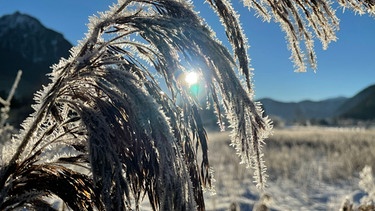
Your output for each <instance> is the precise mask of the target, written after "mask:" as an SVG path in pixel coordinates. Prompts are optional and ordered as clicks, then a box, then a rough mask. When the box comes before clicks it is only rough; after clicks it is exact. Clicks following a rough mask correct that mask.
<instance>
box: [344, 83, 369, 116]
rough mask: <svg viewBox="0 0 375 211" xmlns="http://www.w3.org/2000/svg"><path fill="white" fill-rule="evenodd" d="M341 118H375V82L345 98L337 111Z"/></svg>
mask: <svg viewBox="0 0 375 211" xmlns="http://www.w3.org/2000/svg"><path fill="white" fill-rule="evenodd" d="M338 113H339V116H340V117H341V118H350V119H361V120H373V119H375V84H374V85H371V86H369V87H367V88H365V89H364V90H362V91H361V92H359V93H358V94H357V95H355V96H354V97H352V98H350V99H349V100H347V101H346V102H345V103H344V104H343V105H342V106H341V107H340V109H339V111H338Z"/></svg>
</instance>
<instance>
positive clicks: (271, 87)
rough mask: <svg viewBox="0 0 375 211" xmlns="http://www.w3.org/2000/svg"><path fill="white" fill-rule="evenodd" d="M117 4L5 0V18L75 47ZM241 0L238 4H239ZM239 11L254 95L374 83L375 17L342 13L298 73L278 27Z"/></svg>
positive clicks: (206, 13)
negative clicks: (328, 39) (21, 17)
mask: <svg viewBox="0 0 375 211" xmlns="http://www.w3.org/2000/svg"><path fill="white" fill-rule="evenodd" d="M115 1H116V0H108V1H103V0H79V1H77V0H64V1H56V0H53V1H51V0H36V1H33V2H32V3H31V2H30V1H29V0H11V1H9V0H0V16H1V15H5V14H11V13H13V12H15V11H19V12H21V13H26V14H29V15H32V16H34V17H36V18H38V19H39V20H40V21H41V22H42V23H43V24H44V25H45V26H46V27H48V28H51V29H53V30H56V31H58V32H60V33H62V34H63V35H64V36H65V38H66V39H68V40H69V41H70V42H71V43H72V44H76V43H77V40H80V39H82V38H83V37H84V33H85V32H86V31H87V27H86V24H87V23H88V16H90V15H92V14H96V12H97V11H104V10H106V9H107V8H108V5H109V4H112V2H115ZM195 2H196V3H195V4H196V9H197V10H199V11H200V14H201V15H202V16H203V17H204V18H205V19H206V21H207V22H208V23H209V24H210V25H211V27H212V28H213V29H214V30H215V31H217V36H218V37H219V38H220V39H222V40H223V39H224V32H223V29H222V27H221V26H220V23H219V22H218V21H217V18H216V17H215V15H214V14H213V12H212V11H211V10H210V9H209V8H208V5H207V4H203V3H201V2H203V1H201V0H199V1H195ZM234 2H237V1H234ZM234 7H235V9H236V10H237V11H238V12H239V14H240V15H241V16H240V18H241V21H242V26H243V29H244V31H245V34H246V35H247V37H248V40H249V44H250V48H249V54H250V58H251V65H252V67H253V68H255V72H254V78H253V80H254V84H255V97H256V98H263V97H270V98H273V99H276V100H280V101H284V102H291V101H301V100H305V99H309V100H322V99H326V98H331V97H338V96H345V97H351V96H353V95H355V94H356V93H357V92H359V91H360V90H362V89H363V88H365V87H367V86H369V85H372V84H375V63H374V61H375V39H374V38H375V18H371V17H369V16H368V15H363V16H359V15H354V13H353V12H351V11H349V10H346V11H345V13H343V12H342V9H338V10H337V16H338V17H339V18H340V20H341V21H340V31H339V32H338V34H337V36H338V41H337V42H334V43H331V44H330V46H329V48H328V50H326V51H323V50H322V48H321V44H320V43H319V41H316V42H315V45H316V54H317V56H318V70H317V72H316V73H314V72H313V71H310V72H307V73H295V72H294V69H293V63H292V62H291V61H290V60H289V57H290V52H289V51H288V50H287V45H286V41H285V38H284V37H285V35H284V33H283V32H281V29H280V28H279V26H278V25H277V24H273V23H271V24H270V23H265V22H262V20H260V19H259V18H256V17H255V16H254V13H253V11H250V12H249V11H248V10H247V9H246V8H244V7H242V6H241V5H240V4H239V3H235V5H234Z"/></svg>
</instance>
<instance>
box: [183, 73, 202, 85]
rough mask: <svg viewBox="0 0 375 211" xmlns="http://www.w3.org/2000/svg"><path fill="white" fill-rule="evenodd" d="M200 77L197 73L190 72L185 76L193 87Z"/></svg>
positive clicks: (186, 80)
mask: <svg viewBox="0 0 375 211" xmlns="http://www.w3.org/2000/svg"><path fill="white" fill-rule="evenodd" d="M198 78H199V75H198V73H196V72H188V73H187V74H186V76H185V82H186V83H187V84H188V85H189V86H191V85H194V84H196V83H198Z"/></svg>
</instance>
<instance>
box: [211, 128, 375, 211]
mask: <svg viewBox="0 0 375 211" xmlns="http://www.w3.org/2000/svg"><path fill="white" fill-rule="evenodd" d="M209 137H210V143H209V149H210V154H209V156H210V158H211V165H212V166H213V168H214V172H215V173H214V176H215V179H216V182H215V184H214V185H215V194H214V195H213V194H211V193H210V192H209V191H207V192H206V207H207V209H208V210H229V209H230V207H231V206H232V207H233V206H237V208H239V209H237V210H253V208H255V207H258V206H259V204H261V203H262V202H263V204H265V205H267V207H268V208H270V209H271V210H340V208H341V206H342V204H343V203H344V201H345V199H348V200H349V202H352V203H354V207H356V206H358V205H359V203H360V201H361V200H364V196H366V195H367V193H366V192H365V191H364V190H361V188H360V186H359V181H360V179H359V178H360V176H359V172H360V171H361V170H362V169H363V168H364V166H366V165H369V166H370V167H372V168H373V169H374V166H371V165H374V164H375V130H364V129H358V128H350V129H342V128H312V127H310V128H289V129H282V130H275V131H274V135H273V136H272V137H271V138H270V139H269V140H268V141H267V146H266V147H265V149H264V153H265V160H266V164H267V166H268V167H269V169H268V173H269V175H270V177H269V181H268V183H267V184H268V187H267V189H266V190H265V191H264V192H260V191H259V190H257V189H256V187H255V185H254V184H253V182H252V171H251V170H249V169H246V168H245V167H244V166H243V165H240V164H238V163H239V159H238V157H237V155H236V152H235V150H234V149H233V148H232V147H230V146H228V145H229V143H230V142H229V133H228V132H224V133H209ZM254 210H255V209H254Z"/></svg>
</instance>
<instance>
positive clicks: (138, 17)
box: [0, 0, 270, 210]
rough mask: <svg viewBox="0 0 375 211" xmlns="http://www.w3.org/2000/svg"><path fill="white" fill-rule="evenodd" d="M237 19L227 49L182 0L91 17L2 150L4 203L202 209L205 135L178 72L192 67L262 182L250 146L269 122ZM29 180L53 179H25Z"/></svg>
mask: <svg viewBox="0 0 375 211" xmlns="http://www.w3.org/2000/svg"><path fill="white" fill-rule="evenodd" d="M231 12H232V11H230V10H229V11H228V12H227V14H230V13H231ZM233 18H234V16H233ZM234 20H236V19H234ZM236 23H237V22H236ZM226 24H227V27H228V28H230V27H231V25H230V22H227V23H226ZM236 27H238V25H235V26H234V30H232V32H231V38H230V40H231V42H232V43H233V47H234V48H235V49H237V50H235V56H234V58H232V56H231V55H230V53H229V52H228V50H227V49H226V48H225V47H224V46H222V45H221V44H219V43H218V42H217V41H216V38H215V37H214V36H213V33H212V32H211V31H210V30H209V29H208V27H207V26H206V25H205V24H204V22H203V21H202V20H201V19H200V18H199V17H198V16H197V14H196V13H195V12H194V11H193V9H192V5H191V4H189V3H187V2H180V1H173V0H157V1H149V0H134V1H133V0H121V1H119V2H118V4H116V5H114V6H113V7H111V9H110V10H109V11H107V12H105V13H100V14H99V16H94V17H91V18H90V24H89V32H88V33H87V37H86V38H85V39H84V40H83V41H81V42H80V44H79V45H78V46H76V47H74V48H73V49H72V51H71V57H70V58H68V59H66V60H61V61H60V63H59V64H57V65H55V66H54V67H53V72H52V73H51V74H50V76H51V81H52V82H51V83H50V84H49V85H47V86H45V87H44V88H43V90H42V91H40V92H38V93H37V94H36V95H35V101H36V104H35V105H34V106H33V108H34V109H35V112H34V113H33V114H32V115H31V116H30V117H29V118H28V119H26V120H25V122H24V123H23V125H22V127H23V129H22V130H21V131H20V133H19V134H18V135H17V136H15V138H14V139H13V140H12V142H11V143H10V144H9V145H7V146H6V148H5V151H6V153H4V154H3V155H2V156H3V160H4V164H5V165H4V166H3V167H2V168H1V172H0V187H2V191H1V192H0V204H1V206H2V208H3V209H9V208H12V207H14V206H18V205H22V204H32V203H33V202H40V200H41V197H42V196H43V197H46V196H49V195H50V194H54V195H55V196H57V197H58V198H60V199H61V200H62V201H64V202H65V203H66V205H67V206H68V207H70V208H72V209H80V210H91V209H100V210H130V209H135V210H139V209H140V205H139V204H140V202H141V201H142V199H143V197H144V196H145V195H147V196H148V199H149V201H150V204H151V206H152V208H153V209H154V210H195V209H198V210H204V207H205V205H204V198H203V190H204V188H209V187H210V186H211V179H212V175H211V172H210V165H209V162H208V140H207V135H206V131H205V130H204V127H203V124H202V120H201V119H200V115H199V109H200V107H199V104H198V103H197V102H196V101H195V99H194V97H193V96H192V95H191V93H189V92H188V91H187V90H185V87H184V86H185V85H184V84H183V82H181V80H180V79H179V76H180V75H182V74H184V73H185V72H187V71H188V70H189V69H191V68H194V69H196V70H198V71H199V72H200V73H201V74H202V75H203V76H204V77H203V79H204V84H205V85H206V86H207V87H209V92H208V93H209V96H211V97H212V98H213V102H214V103H215V107H216V108H217V109H218V112H217V113H218V114H219V118H221V115H220V113H221V111H220V110H219V108H220V106H219V105H218V104H219V98H220V97H221V98H222V99H223V100H224V103H225V105H226V110H227V113H228V116H229V117H230V120H231V122H232V124H233V127H234V143H235V144H236V146H237V148H241V150H239V151H240V153H241V157H242V158H243V159H244V162H246V163H247V164H248V165H249V166H250V165H251V166H253V167H254V168H255V169H256V172H257V173H256V175H257V178H258V183H259V185H260V186H262V185H263V184H264V182H265V175H264V166H263V161H262V160H261V159H262V156H261V151H260V150H261V144H262V140H263V138H264V137H265V136H266V133H267V131H268V130H269V129H270V127H269V122H268V121H267V119H264V118H263V117H262V113H261V112H260V111H259V108H258V106H257V105H256V104H254V103H253V102H252V100H251V96H252V94H251V83H250V76H251V73H250V69H249V64H248V59H247V52H246V50H245V48H246V45H245V37H244V36H243V35H242V34H239V35H238V33H240V31H241V30H240V29H238V28H236ZM235 59H237V60H238V61H239V68H240V69H241V71H242V72H243V73H244V74H245V76H246V78H247V85H246V86H243V85H242V84H241V83H240V80H239V78H238V77H237V76H236V69H237V68H236V65H235V64H236V62H235ZM155 74H159V75H162V76H163V78H164V80H165V84H166V85H167V88H168V90H169V92H170V93H171V96H168V95H166V94H164V92H162V88H161V87H160V85H159V83H158V82H157V81H156V79H155V78H154V76H155ZM246 87H247V88H246ZM177 102H178V103H177ZM239 140H242V141H239ZM199 151H200V152H199ZM56 152H58V153H57V154H56ZM198 155H201V156H202V157H201V158H200V159H198V157H197V156H198ZM198 160H201V163H198ZM77 169H80V170H82V171H77ZM28 175H29V176H28ZM36 175H41V176H40V177H38V178H37V177H36ZM39 179H43V180H45V181H48V184H52V183H54V184H52V185H51V186H47V185H41V186H38V187H35V185H36V184H37V183H38V182H39V181H40V180H39ZM29 183H31V184H29ZM63 183H64V184H63ZM65 183H68V184H67V185H65ZM59 187H61V189H59ZM22 190H26V191H27V192H26V195H22V194H23V193H21V191H22ZM64 193H69V194H68V195H66V194H64ZM76 195H77V196H78V197H77V198H74V199H73V198H69V197H71V196H76ZM44 205H45V204H44Z"/></svg>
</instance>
